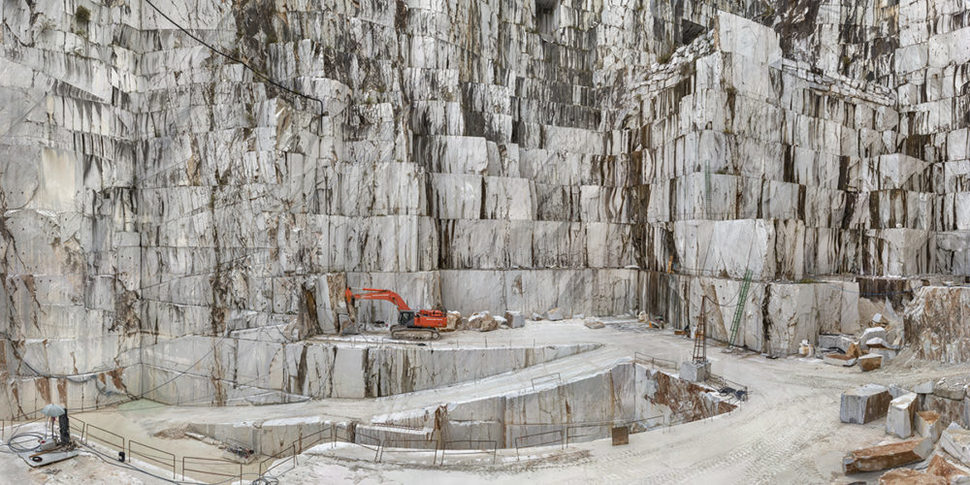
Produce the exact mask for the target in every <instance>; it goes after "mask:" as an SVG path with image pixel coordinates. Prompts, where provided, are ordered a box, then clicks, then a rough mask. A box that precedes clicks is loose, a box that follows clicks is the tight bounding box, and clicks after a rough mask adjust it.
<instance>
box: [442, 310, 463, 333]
mask: <svg viewBox="0 0 970 485" xmlns="http://www.w3.org/2000/svg"><path fill="white" fill-rule="evenodd" d="M460 323H461V313H460V312H448V320H447V323H446V325H445V328H444V330H445V331H446V332H453V331H455V330H457V329H458V324H460Z"/></svg>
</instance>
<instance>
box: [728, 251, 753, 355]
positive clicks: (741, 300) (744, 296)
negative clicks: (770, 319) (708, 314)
mask: <svg viewBox="0 0 970 485" xmlns="http://www.w3.org/2000/svg"><path fill="white" fill-rule="evenodd" d="M750 287H751V270H750V269H749V270H747V271H745V272H744V282H743V283H741V293H739V294H738V305H737V306H736V307H735V309H734V321H733V322H731V340H730V342H728V348H733V347H737V345H736V344H735V343H734V342H735V341H737V339H738V328H739V327H741V315H743V314H744V304H745V303H746V302H747V300H748V288H750Z"/></svg>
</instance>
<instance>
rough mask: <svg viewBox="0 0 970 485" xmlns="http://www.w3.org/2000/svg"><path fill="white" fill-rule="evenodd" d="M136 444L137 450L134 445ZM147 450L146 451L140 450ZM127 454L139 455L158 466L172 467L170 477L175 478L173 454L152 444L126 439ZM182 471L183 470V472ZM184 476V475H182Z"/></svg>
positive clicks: (131, 455)
mask: <svg viewBox="0 0 970 485" xmlns="http://www.w3.org/2000/svg"><path fill="white" fill-rule="evenodd" d="M136 445H137V446H138V448H139V449H138V450H136V449H135V446H136ZM142 450H147V451H142ZM128 456H130V457H132V458H134V457H136V456H139V457H141V458H143V459H145V460H148V461H150V462H151V463H154V464H156V465H159V466H164V467H170V468H171V469H172V479H173V480H174V479H175V476H176V475H175V463H176V459H175V454H174V453H169V452H167V451H165V450H160V449H158V448H155V447H154V446H149V445H146V444H144V443H140V442H138V441H135V440H128ZM183 473H184V472H183ZM183 478H185V477H183Z"/></svg>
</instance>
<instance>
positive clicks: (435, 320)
mask: <svg viewBox="0 0 970 485" xmlns="http://www.w3.org/2000/svg"><path fill="white" fill-rule="evenodd" d="M344 296H345V297H346V298H347V308H348V309H350V308H354V303H355V302H356V301H357V300H384V301H389V302H391V303H393V304H395V305H396V306H397V311H398V323H397V325H393V326H391V338H396V339H407V340H438V339H439V338H440V337H441V335H440V334H439V333H438V329H439V328H444V327H446V326H447V325H448V316H447V315H445V312H443V311H441V310H412V309H411V308H410V307H409V306H408V304H407V303H405V302H404V298H401V295H398V294H397V293H394V292H393V291H391V290H380V289H376V288H361V293H354V292H353V291H351V290H350V288H347V289H346V291H345V292H344Z"/></svg>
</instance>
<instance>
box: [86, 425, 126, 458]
mask: <svg viewBox="0 0 970 485" xmlns="http://www.w3.org/2000/svg"><path fill="white" fill-rule="evenodd" d="M85 430H86V437H85V443H87V442H89V441H91V439H94V441H97V442H98V443H101V444H102V445H105V446H107V447H108V448H112V449H114V450H115V451H119V452H120V451H125V437H124V436H121V435H120V434H118V433H115V432H114V431H108V430H106V429H104V428H102V427H100V426H95V425H93V424H90V423H88V424H87V426H85Z"/></svg>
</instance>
